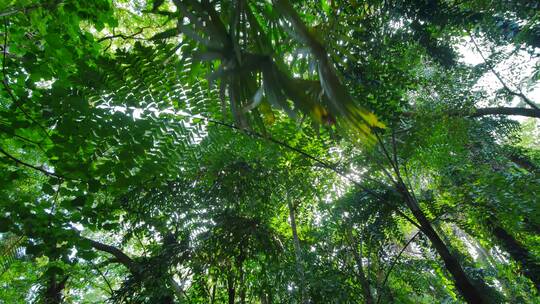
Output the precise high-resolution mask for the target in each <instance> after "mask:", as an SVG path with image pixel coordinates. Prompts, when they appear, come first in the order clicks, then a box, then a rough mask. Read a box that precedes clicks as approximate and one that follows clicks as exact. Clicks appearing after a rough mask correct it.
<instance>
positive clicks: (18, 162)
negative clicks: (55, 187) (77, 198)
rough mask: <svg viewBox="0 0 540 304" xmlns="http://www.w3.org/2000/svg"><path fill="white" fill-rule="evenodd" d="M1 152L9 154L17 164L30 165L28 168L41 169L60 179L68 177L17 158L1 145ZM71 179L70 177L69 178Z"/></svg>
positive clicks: (46, 173)
mask: <svg viewBox="0 0 540 304" xmlns="http://www.w3.org/2000/svg"><path fill="white" fill-rule="evenodd" d="M0 153H2V154H4V155H5V156H7V157H8V158H9V159H11V160H13V161H14V162H16V163H17V164H20V165H23V166H25V167H28V168H32V169H34V170H37V171H40V172H42V173H45V175H48V176H51V177H54V178H58V179H66V178H65V177H64V176H62V175H59V174H56V173H54V172H49V171H47V170H45V169H43V168H41V167H38V166H34V165H31V164H29V163H26V162H24V161H22V160H20V159H18V158H16V157H15V156H13V155H11V154H9V153H8V152H6V151H5V150H4V149H2V148H1V147H0ZM68 179H69V178H68Z"/></svg>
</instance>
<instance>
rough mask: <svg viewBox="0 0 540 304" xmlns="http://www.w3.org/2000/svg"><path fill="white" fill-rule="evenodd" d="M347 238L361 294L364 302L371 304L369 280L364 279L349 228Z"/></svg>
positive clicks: (359, 257)
mask: <svg viewBox="0 0 540 304" xmlns="http://www.w3.org/2000/svg"><path fill="white" fill-rule="evenodd" d="M347 236H348V238H349V240H350V247H351V251H352V253H353V257H354V260H355V262H356V267H357V268H358V281H360V286H361V287H362V293H363V294H364V302H365V303H366V304H373V303H375V302H374V301H373V295H372V294H371V289H370V288H369V287H370V286H369V280H368V279H367V277H366V274H365V272H364V266H363V265H362V257H361V256H360V253H359V252H358V250H357V248H356V245H355V243H356V242H355V241H354V238H353V235H352V233H351V230H350V227H349V228H348V229H347Z"/></svg>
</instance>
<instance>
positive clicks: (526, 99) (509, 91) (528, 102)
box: [469, 33, 540, 111]
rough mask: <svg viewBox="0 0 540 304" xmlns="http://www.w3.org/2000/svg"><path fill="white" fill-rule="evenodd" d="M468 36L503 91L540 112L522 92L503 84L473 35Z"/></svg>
mask: <svg viewBox="0 0 540 304" xmlns="http://www.w3.org/2000/svg"><path fill="white" fill-rule="evenodd" d="M469 36H471V41H472V43H473V44H474V47H475V49H476V51H477V52H478V53H479V54H480V57H482V60H484V62H485V63H486V65H487V67H488V68H489V70H490V71H491V72H492V73H493V74H495V77H497V79H498V80H499V82H500V83H501V84H502V85H503V87H504V89H505V90H506V91H507V92H508V93H510V94H511V95H514V96H518V97H520V98H521V99H523V101H524V102H525V103H527V104H528V105H529V106H531V107H532V108H533V109H536V110H539V111H540V108H539V107H538V106H537V105H536V104H535V102H534V101H532V100H531V99H529V98H528V97H527V96H525V94H523V92H521V90H519V88H518V90H519V92H516V91H514V90H512V89H511V88H510V87H508V85H506V83H505V82H504V80H503V79H502V77H501V75H499V73H497V71H495V68H494V67H493V65H492V64H491V63H490V62H489V61H488V60H487V59H486V57H484V54H483V53H482V51H481V50H480V47H479V46H478V44H477V43H476V40H474V37H473V35H471V33H469Z"/></svg>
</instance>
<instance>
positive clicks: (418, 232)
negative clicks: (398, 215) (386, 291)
mask: <svg viewBox="0 0 540 304" xmlns="http://www.w3.org/2000/svg"><path fill="white" fill-rule="evenodd" d="M445 214H446V212H445V213H443V214H441V215H439V216H438V217H437V218H435V219H434V220H433V222H436V221H438V220H440V219H441V217H442V216H443V215H445ZM420 232H422V230H420V229H418V231H417V232H416V233H415V234H414V235H413V236H412V237H411V238H410V239H409V241H407V243H406V244H405V246H403V248H401V250H400V251H399V253H398V255H396V257H395V258H394V260H393V261H392V264H390V267H389V268H388V271H387V272H386V275H385V276H384V280H383V282H382V284H381V287H380V288H379V289H381V290H382V288H384V286H386V282H387V281H388V278H389V277H390V273H391V272H392V270H393V269H394V266H396V264H397V262H398V261H399V258H400V257H401V255H402V254H403V252H405V249H407V247H409V245H410V244H411V243H412V241H413V240H414V239H415V238H416V237H417V236H418V235H419V234H420ZM381 296H382V293H379V295H378V296H377V304H379V302H380V301H381Z"/></svg>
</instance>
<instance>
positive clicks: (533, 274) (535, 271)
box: [488, 217, 540, 290]
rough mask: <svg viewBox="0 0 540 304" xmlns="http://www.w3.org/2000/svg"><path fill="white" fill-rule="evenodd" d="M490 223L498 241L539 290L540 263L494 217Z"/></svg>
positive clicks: (490, 219) (489, 220)
mask: <svg viewBox="0 0 540 304" xmlns="http://www.w3.org/2000/svg"><path fill="white" fill-rule="evenodd" d="M488 225H489V226H490V227H491V230H492V232H493V236H494V237H495V239H496V241H497V243H499V244H500V245H501V246H502V247H503V248H504V250H505V251H506V252H508V253H509V254H510V256H511V257H512V259H513V260H514V261H516V262H518V263H519V264H520V266H521V267H522V268H523V274H524V275H525V276H526V277H528V278H529V279H530V280H531V281H532V282H533V283H534V286H535V287H536V289H537V290H540V265H539V264H538V263H537V262H535V260H534V257H533V256H532V255H531V253H530V252H529V250H528V249H527V248H525V247H523V245H522V244H520V243H519V241H518V240H516V239H515V238H514V236H512V235H511V234H510V233H508V231H506V230H505V229H504V228H502V227H501V226H500V225H499V224H498V223H497V222H496V220H495V219H494V218H493V217H491V218H489V219H488Z"/></svg>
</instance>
